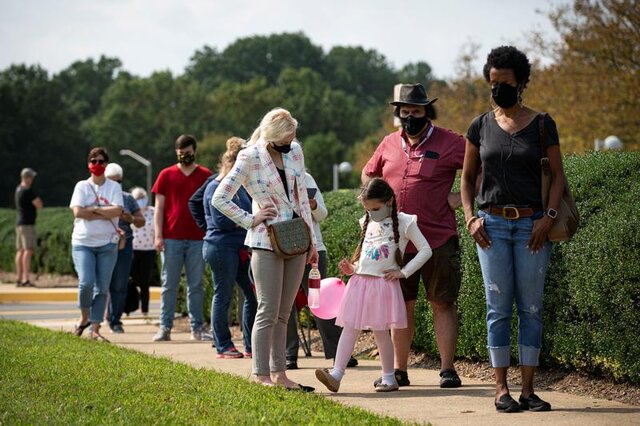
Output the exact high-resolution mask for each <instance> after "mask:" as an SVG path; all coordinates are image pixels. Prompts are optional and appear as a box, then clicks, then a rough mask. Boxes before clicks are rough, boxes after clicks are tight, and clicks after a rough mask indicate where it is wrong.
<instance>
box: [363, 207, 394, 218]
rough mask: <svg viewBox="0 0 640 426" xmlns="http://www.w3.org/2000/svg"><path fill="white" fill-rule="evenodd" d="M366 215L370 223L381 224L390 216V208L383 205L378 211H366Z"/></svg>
mask: <svg viewBox="0 0 640 426" xmlns="http://www.w3.org/2000/svg"><path fill="white" fill-rule="evenodd" d="M367 213H369V218H370V219H371V220H372V221H374V222H382V221H383V220H385V219H386V218H388V217H389V216H391V207H390V206H388V205H386V204H385V205H384V206H382V207H380V208H379V209H378V210H367Z"/></svg>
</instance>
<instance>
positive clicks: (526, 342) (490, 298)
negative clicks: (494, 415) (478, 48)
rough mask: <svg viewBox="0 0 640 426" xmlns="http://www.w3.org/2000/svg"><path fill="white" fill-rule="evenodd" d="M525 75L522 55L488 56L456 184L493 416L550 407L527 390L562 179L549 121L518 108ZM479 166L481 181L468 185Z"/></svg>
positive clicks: (503, 50) (499, 51) (504, 49)
mask: <svg viewBox="0 0 640 426" xmlns="http://www.w3.org/2000/svg"><path fill="white" fill-rule="evenodd" d="M530 73H531V65H530V63H529V60H528V59H527V57H526V55H525V54H524V53H522V52H521V51H519V50H518V49H516V48H515V47H513V46H501V47H498V48H495V49H493V50H492V51H491V52H490V53H489V55H488V57H487V63H486V64H485V66H484V77H485V80H486V81H487V82H488V83H489V85H490V89H491V103H492V106H493V107H494V108H493V109H492V110H491V111H489V112H486V113H484V114H481V115H480V116H478V117H476V118H475V119H474V120H473V122H472V123H471V126H470V127H469V130H468V131H467V148H466V153H465V157H464V167H463V171H462V180H461V191H462V204H463V207H464V215H465V222H466V227H467V230H468V231H469V233H470V234H471V236H472V237H473V239H474V240H475V242H476V244H477V250H478V258H479V260H480V266H481V269H482V276H483V279H484V285H485V295H486V304H487V331H488V336H487V337H488V349H489V360H490V363H491V366H492V367H493V368H494V371H495V374H496V394H495V407H496V409H497V410H498V411H501V412H516V411H520V410H531V411H548V410H550V409H551V405H550V404H549V403H548V402H545V401H543V400H542V399H540V398H539V397H538V396H537V395H536V394H535V393H534V392H533V377H534V372H535V368H536V367H537V366H538V359H539V356H540V347H541V343H542V302H543V290H544V282H545V275H546V272H547V264H548V262H549V256H550V254H551V243H550V242H548V241H547V234H548V233H549V230H550V229H551V226H552V225H553V221H554V219H555V217H556V215H557V211H556V209H557V208H558V205H559V203H560V198H561V196H562V192H563V190H564V185H565V176H564V171H563V169H562V157H561V155H560V147H559V145H558V131H557V129H556V124H555V122H554V121H553V119H551V117H549V116H548V115H546V114H541V113H540V112H538V111H535V110H533V109H531V108H529V107H527V106H525V105H523V102H522V93H523V92H524V89H525V88H526V87H527V83H528V82H529V75H530ZM543 146H544V147H545V148H544V150H543V149H542V147H543ZM544 151H546V156H547V157H548V158H549V164H550V166H551V175H552V179H553V184H552V186H551V189H550V192H549V203H548V206H549V208H547V209H546V211H545V210H544V209H543V206H542V196H541V171H540V159H541V157H542V154H543V152H544ZM480 167H482V174H481V175H480V176H481V177H480V179H481V181H480V185H479V186H476V179H478V176H479V175H478V171H479V170H480ZM476 188H478V189H479V190H478V191H477V192H476ZM474 198H475V201H476V202H477V204H478V206H477V207H478V209H479V210H477V212H476V211H474ZM514 299H515V301H516V305H517V308H518V320H519V321H518V352H519V355H520V359H519V364H520V372H521V375H522V393H521V395H520V398H519V401H516V400H514V399H513V398H512V397H511V395H510V394H509V387H508V385H507V369H508V367H509V364H510V361H511V348H510V325H511V316H512V306H513V300H514Z"/></svg>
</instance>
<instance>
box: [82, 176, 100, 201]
mask: <svg viewBox="0 0 640 426" xmlns="http://www.w3.org/2000/svg"><path fill="white" fill-rule="evenodd" d="M85 182H87V185H88V186H89V188H90V189H91V192H93V195H95V196H96V202H97V203H98V207H101V206H100V197H99V196H98V193H97V192H96V190H95V189H93V185H91V182H89V179H87V180H86V181H85Z"/></svg>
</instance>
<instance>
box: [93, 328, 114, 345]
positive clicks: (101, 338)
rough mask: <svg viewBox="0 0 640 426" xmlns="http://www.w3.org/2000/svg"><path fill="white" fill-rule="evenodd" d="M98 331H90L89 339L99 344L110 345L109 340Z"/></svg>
mask: <svg viewBox="0 0 640 426" xmlns="http://www.w3.org/2000/svg"><path fill="white" fill-rule="evenodd" d="M99 330H100V329H99V328H98V329H97V330H91V335H90V336H89V337H90V338H91V339H93V340H98V341H100V342H106V343H111V342H110V341H109V339H107V338H106V337H104V336H103V335H102V334H100V331H99Z"/></svg>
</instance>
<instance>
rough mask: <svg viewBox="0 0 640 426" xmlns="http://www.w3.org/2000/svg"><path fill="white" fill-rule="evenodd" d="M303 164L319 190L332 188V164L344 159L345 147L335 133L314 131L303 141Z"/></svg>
mask: <svg viewBox="0 0 640 426" xmlns="http://www.w3.org/2000/svg"><path fill="white" fill-rule="evenodd" d="M303 150H304V164H305V166H306V168H307V170H308V171H309V173H311V175H312V176H313V178H314V179H315V180H316V183H317V184H318V186H319V187H320V190H321V191H330V190H331V189H332V188H333V165H334V164H339V163H341V162H342V161H345V156H344V155H345V151H346V150H345V147H344V144H343V143H342V142H341V141H340V139H339V138H338V136H337V135H336V134H335V133H332V132H330V133H316V134H313V135H310V136H308V137H307V138H306V139H305V140H304V141H303Z"/></svg>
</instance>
